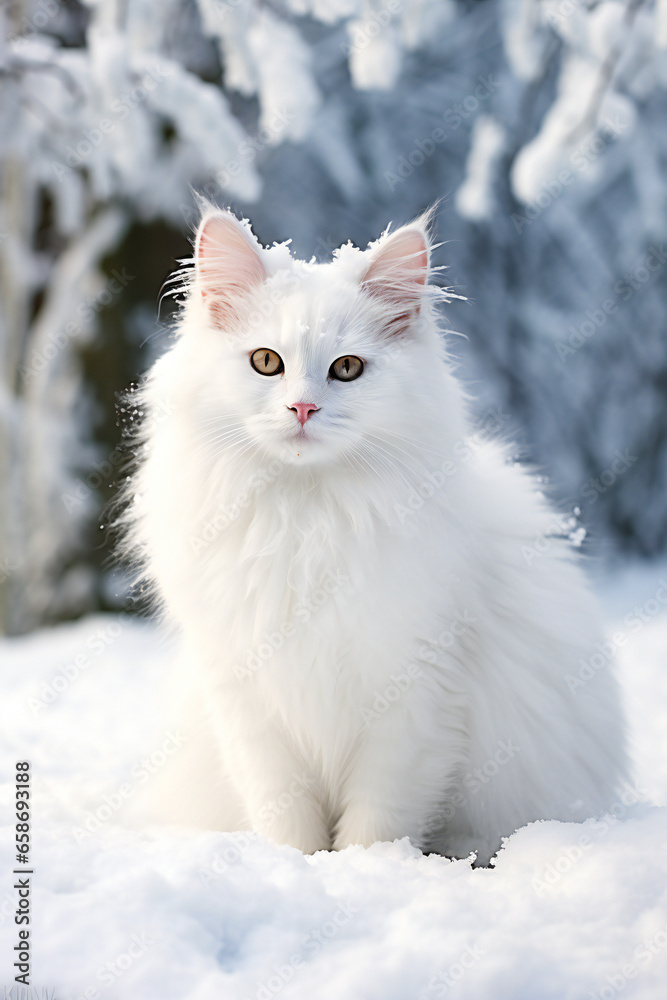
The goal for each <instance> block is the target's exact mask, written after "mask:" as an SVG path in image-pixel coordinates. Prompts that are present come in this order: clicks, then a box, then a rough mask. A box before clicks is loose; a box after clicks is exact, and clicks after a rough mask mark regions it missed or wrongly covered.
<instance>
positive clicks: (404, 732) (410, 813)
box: [333, 706, 465, 850]
mask: <svg viewBox="0 0 667 1000" xmlns="http://www.w3.org/2000/svg"><path fill="white" fill-rule="evenodd" d="M393 709H394V710H393V711H389V712H387V714H386V715H385V716H383V717H381V718H379V719H376V720H373V721H372V722H371V723H370V725H369V727H368V730H367V732H366V734H365V739H364V740H363V742H362V744H361V746H360V747H359V748H358V750H357V752H356V753H355V758H354V761H353V764H352V767H351V769H350V774H349V778H348V780H347V781H346V784H345V787H344V790H343V795H342V802H341V812H340V818H339V820H338V823H337V824H336V831H335V838H334V845H333V846H334V850H342V849H343V848H345V847H347V846H348V845H349V844H362V845H363V846H364V847H369V846H370V845H371V844H374V843H375V842H376V841H378V840H395V839H396V838H401V837H405V836H408V837H410V839H411V840H412V842H413V843H414V844H415V845H417V846H421V845H422V844H423V842H424V840H425V839H426V837H427V833H428V831H429V830H430V827H431V825H432V821H433V818H434V817H436V816H437V814H438V813H440V812H441V811H442V808H443V804H446V800H447V790H448V788H452V787H453V785H454V781H455V775H456V774H458V773H459V771H460V767H461V764H462V762H463V760H464V757H465V751H464V747H463V743H462V740H461V736H460V729H458V728H454V729H453V730H451V732H450V734H449V735H448V734H447V729H446V727H445V728H444V729H443V727H442V726H441V725H440V726H437V727H436V726H435V725H433V726H432V735H431V736H430V737H429V735H428V734H427V733H425V732H424V729H422V730H421V732H420V733H411V731H410V730H411V728H412V727H411V726H410V724H409V723H407V724H406V719H405V715H404V713H403V712H402V710H401V708H400V707H399V706H393ZM424 728H425V729H426V730H428V729H429V726H428V724H427V725H426V726H425V727H424ZM436 825H437V824H436Z"/></svg>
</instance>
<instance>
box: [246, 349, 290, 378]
mask: <svg viewBox="0 0 667 1000" xmlns="http://www.w3.org/2000/svg"><path fill="white" fill-rule="evenodd" d="M250 364H251V365H252V367H253V368H254V369H255V371H256V372H259V374H260V375H279V374H280V373H281V372H282V371H284V369H285V366H284V364H283V359H282V358H281V357H280V355H279V354H276V352H275V351H271V350H270V349H269V348H268V347H260V348H259V349H258V350H256V351H253V352H252V354H251V355H250Z"/></svg>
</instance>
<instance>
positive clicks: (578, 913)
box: [0, 564, 667, 1000]
mask: <svg viewBox="0 0 667 1000" xmlns="http://www.w3.org/2000/svg"><path fill="white" fill-rule="evenodd" d="M661 580H665V581H667V565H665V564H661V565H657V564H654V565H651V566H644V567H635V568H628V569H625V570H623V571H622V572H616V573H614V574H613V575H611V576H609V575H607V577H606V578H604V579H600V581H599V582H598V590H599V592H600V594H601V597H602V600H603V604H604V606H605V608H606V611H607V617H608V632H607V634H608V637H609V639H610V641H613V642H614V643H615V645H616V646H617V647H618V662H619V670H620V674H621V677H622V681H623V684H624V688H625V692H626V698H627V706H628V713H629V717H630V722H631V726H632V732H633V739H634V752H635V758H636V762H637V767H636V774H635V796H632V795H631V796H629V797H628V799H627V801H626V802H621V801H619V802H618V803H617V804H616V807H615V809H614V813H615V815H610V816H608V817H606V818H605V819H603V820H597V821H596V820H590V821H588V822H587V823H584V824H581V825H577V824H572V823H556V822H548V823H535V824H532V825H530V826H528V827H526V828H524V829H522V830H519V831H518V832H517V833H515V834H514V836H512V837H511V838H509V840H508V841H507V842H506V843H505V845H504V847H503V849H502V851H501V852H500V854H499V856H498V858H497V860H496V864H495V866H494V867H492V868H488V869H473V868H472V867H471V864H470V863H469V862H468V861H449V860H447V859H445V858H439V857H435V856H430V857H423V856H422V855H421V854H420V853H419V851H417V850H415V849H414V848H413V847H411V846H410V844H409V842H408V841H407V840H404V841H400V842H395V843H393V844H389V843H384V844H376V845H375V846H374V847H372V848H371V849H368V850H364V849H362V848H348V849H347V850H346V851H343V852H341V853H339V854H333V853H332V854H329V853H326V852H323V853H320V854H317V855H315V856H313V857H310V858H305V857H303V856H302V855H301V854H300V853H299V852H298V851H296V850H293V849H291V848H287V847H283V848H279V847H274V846H272V845H270V844H268V843H266V842H265V841H262V840H260V839H259V838H257V837H255V836H253V835H246V834H238V833H237V834H222V833H214V832H210V831H207V832H201V831H197V830H187V829H175V828H164V829H159V828H152V829H150V830H148V831H141V832H137V831H135V830H132V829H129V828H128V827H127V826H125V825H123V824H122V822H119V821H120V820H122V819H123V815H124V812H125V804H126V802H130V800H132V798H133V796H134V795H135V794H136V793H137V792H139V791H140V789H142V788H144V787H146V786H147V785H148V783H149V782H152V781H154V780H155V776H156V775H157V774H159V773H160V772H161V769H162V768H163V767H167V766H169V762H170V761H171V762H173V760H174V759H176V758H177V756H178V754H179V752H180V735H179V733H178V732H171V731H169V730H165V729H164V728H162V729H161V728H160V725H161V724H160V721H159V720H160V712H161V706H160V692H161V689H162V685H161V684H160V680H161V676H162V674H163V671H164V663H165V661H166V660H167V658H168V655H169V653H168V650H167V649H166V648H165V646H164V644H163V643H161V641H160V639H159V637H158V635H157V633H156V631H155V629H153V628H152V627H151V626H149V625H146V624H141V623H137V622H134V621H131V620H129V619H127V620H124V619H120V620H119V619H118V618H111V617H105V616H97V617H94V618H88V619H85V620H83V621H80V622H77V623H76V624H73V625H64V626H60V627H58V628H54V629H51V630H49V631H44V632H40V633H38V634H34V635H31V636H27V637H25V638H20V639H6V640H3V641H2V643H0V658H1V660H2V673H1V677H0V686H1V690H2V700H1V704H2V712H3V725H2V734H1V736H0V741H1V742H0V746H1V748H2V763H3V768H2V779H3V785H2V790H1V795H2V799H1V804H2V811H3V830H2V833H1V835H0V840H1V843H0V849H1V850H0V853H1V856H2V868H1V871H2V873H3V875H2V883H1V887H0V970H1V971H2V978H1V979H0V984H2V983H4V984H5V986H6V987H7V988H9V986H10V985H11V984H12V983H13V981H14V974H15V970H13V969H12V963H13V961H14V960H15V959H14V958H13V957H12V955H13V951H12V949H13V947H14V945H15V944H16V943H17V941H18V936H17V931H18V928H17V927H16V925H15V924H14V910H15V909H16V903H17V890H16V889H14V888H13V887H12V878H13V876H12V875H11V872H12V869H13V868H14V867H15V866H16V862H15V860H14V858H15V849H14V847H13V843H14V829H13V823H14V817H13V810H12V808H11V807H12V804H13V799H14V780H13V766H12V765H13V763H14V762H15V761H18V760H29V761H30V763H31V773H32V790H33V792H34V798H33V803H32V804H33V812H34V821H33V827H32V837H33V845H32V855H31V861H32V862H33V866H34V872H35V873H34V875H33V876H32V896H31V906H32V920H33V923H32V924H31V928H32V938H31V948H32V952H33V959H32V970H33V973H32V979H31V983H32V985H33V987H34V988H36V989H37V990H39V991H40V992H39V994H38V993H37V992H35V993H33V994H32V995H35V996H36V995H39V996H40V997H41V996H42V995H46V994H42V993H41V991H42V990H43V989H46V990H48V996H49V997H51V995H52V991H54V990H55V996H56V998H58V1000H66V998H85V1000H96V998H98V997H99V998H102V1000H114V998H123V1000H153V998H155V1000H172V998H174V1000H176V998H178V1000H185V998H188V1000H190V998H192V1000H271V998H273V997H275V996H278V995H280V997H281V998H284V1000H292V998H299V1000H329V998H330V1000H435V998H438V997H444V996H447V997H449V996H451V997H454V998H457V1000H466V998H468V1000H552V998H553V1000H613V998H614V997H616V996H623V998H624V1000H625V998H627V1000H631V998H635V997H637V998H641V1000H664V998H665V996H667V849H666V848H667V670H666V666H667V583H666V584H665V588H664V590H663V589H661V588H662V584H661V582H660V581H661ZM633 797H634V798H636V799H637V800H642V801H634V802H633V801H631V799H632V798H633ZM11 995H12V996H13V997H14V996H21V995H22V994H21V993H17V992H14V993H12V994H11ZM25 995H26V996H28V994H27V993H26V994H25Z"/></svg>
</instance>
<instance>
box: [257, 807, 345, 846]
mask: <svg viewBox="0 0 667 1000" xmlns="http://www.w3.org/2000/svg"><path fill="white" fill-rule="evenodd" d="M260 812H261V811H260ZM253 827H254V829H255V830H256V831H257V833H259V834H261V835H262V836H264V837H266V838H267V840H271V841H273V843H274V844H287V845H288V846H289V847H296V848H297V850H299V851H301V852H302V853H303V854H315V852H316V851H329V850H331V835H330V833H329V830H328V828H327V824H326V823H325V821H324V817H323V816H322V812H321V810H320V808H319V806H318V805H317V803H315V802H310V801H306V800H304V799H300V800H298V801H297V802H294V803H293V804H292V805H291V806H289V807H288V808H287V809H285V810H284V811H283V812H282V813H281V814H280V815H277V816H276V815H271V816H270V817H267V816H266V814H265V813H264V814H263V815H261V816H260V817H258V818H257V820H256V821H255V822H254V823H253Z"/></svg>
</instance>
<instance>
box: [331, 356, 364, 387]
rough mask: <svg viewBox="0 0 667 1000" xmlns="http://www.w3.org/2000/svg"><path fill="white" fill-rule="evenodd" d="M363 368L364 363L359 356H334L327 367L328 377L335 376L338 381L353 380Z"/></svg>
mask: <svg viewBox="0 0 667 1000" xmlns="http://www.w3.org/2000/svg"><path fill="white" fill-rule="evenodd" d="M363 370H364V363H363V361H362V360H361V358H356V357H355V356H354V354H346V355H345V357H343V358H336V360H335V361H334V363H333V364H332V366H331V368H330V369H329V377H330V378H337V379H338V381H339V382H353V381H354V380H355V378H359V376H360V375H361V373H362V371H363Z"/></svg>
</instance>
